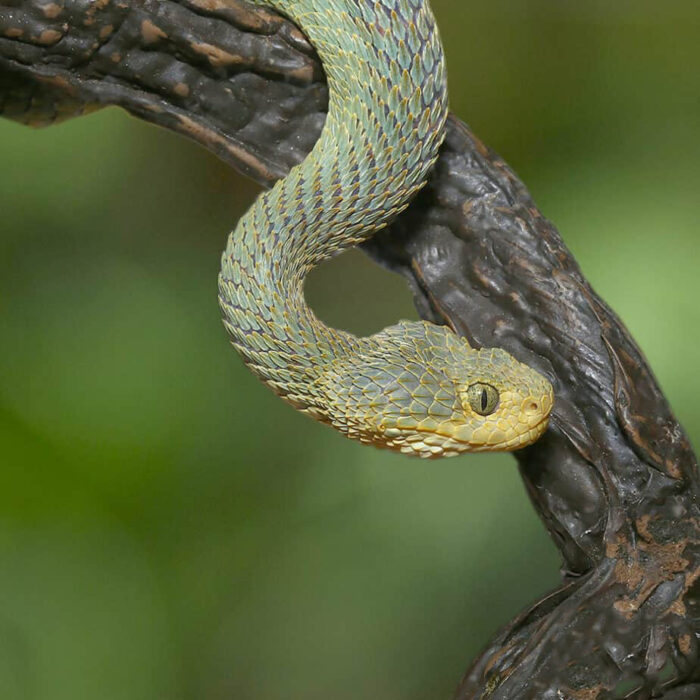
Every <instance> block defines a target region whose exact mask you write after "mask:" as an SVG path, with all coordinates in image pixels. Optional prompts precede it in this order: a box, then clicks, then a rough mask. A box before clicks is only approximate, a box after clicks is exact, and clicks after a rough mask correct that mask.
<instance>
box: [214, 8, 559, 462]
mask: <svg viewBox="0 0 700 700" xmlns="http://www.w3.org/2000/svg"><path fill="white" fill-rule="evenodd" d="M256 4H260V5H265V6H268V7H272V8H274V9H276V10H278V11H280V12H282V13H284V14H286V15H287V16H288V17H289V18H290V19H291V20H293V21H294V22H296V23H297V24H298V25H299V26H300V27H301V28H302V29H303V30H304V32H305V33H306V35H307V36H308V38H309V40H310V41H311V43H312V44H313V46H314V47H315V48H316V50H317V51H318V53H319V56H320V58H321V61H322V63H323V66H324V68H325V70H326V75H327V80H328V85H329V111H328V117H327V120H326V124H325V126H324V129H323V132H322V134H321V137H320V138H319V140H318V142H317V144H316V146H315V147H314V149H313V151H312V152H311V154H310V155H309V156H308V157H307V158H306V160H305V161H304V162H303V163H301V165H299V166H297V167H296V168H294V169H292V171H291V172H290V173H289V175H288V176H287V177H286V178H284V179H283V180H281V181H279V182H278V183H277V184H276V185H275V187H274V188H273V189H272V190H270V191H269V192H266V193H264V194H262V195H261V196H260V197H259V198H258V199H257V200H256V202H255V203H254V204H253V206H252V208H251V209H250V211H249V212H248V213H247V214H246V215H245V216H244V217H243V218H242V219H241V221H240V222H239V224H238V226H237V228H236V229H235V231H234V232H233V233H232V234H231V235H230V237H229V240H228V244H227V247H226V250H225V251H224V254H223V257H222V265H221V273H220V275H219V301H220V305H221V309H222V313H223V319H224V325H225V327H226V329H227V331H228V333H229V335H230V337H231V341H232V344H233V345H234V347H235V348H236V349H237V350H238V351H239V353H240V354H241V355H242V357H243V359H244V361H245V362H246V364H247V365H248V366H249V367H250V368H251V369H252V371H253V372H254V373H255V374H256V375H257V376H258V377H260V378H261V379H262V380H263V381H264V382H265V383H266V384H268V386H270V387H271V388H272V389H273V391H275V392H276V393H277V394H278V395H280V396H281V397H282V398H284V399H285V400H286V401H288V402H289V403H290V404H292V405H293V406H295V407H296V408H298V409H299V410H301V411H303V412H305V413H307V414H309V415H311V416H313V417H314V418H316V419H317V420H319V421H321V422H323V423H327V424H330V425H332V426H334V427H335V428H337V429H338V430H340V431H341V432H342V433H344V434H345V435H347V436H348V437H350V438H354V439H357V440H360V441H361V442H363V443H367V444H373V445H375V446H378V447H387V448H391V449H394V450H399V451H401V452H404V453H407V454H413V455H419V456H421V457H436V456H451V455H455V454H459V453H461V452H466V451H480V450H512V449H517V448H519V447H523V446H525V445H527V444H530V443H531V442H533V441H534V440H536V439H537V438H538V437H539V436H540V435H541V434H542V433H543V432H544V430H545V428H546V426H547V421H548V417H549V413H550V410H551V407H552V401H553V396H552V388H551V385H550V384H549V382H548V381H547V380H546V379H545V378H544V377H542V376H541V375H539V374H538V373H537V372H535V371H534V370H532V369H530V368H528V367H526V366H525V365H522V364H521V363H519V362H517V361H516V360H515V359H514V358H512V357H511V356H510V355H508V354H507V353H506V352H505V351H503V350H499V349H482V350H476V349H473V348H471V347H470V346H469V345H468V344H467V342H466V341H465V340H464V339H462V338H458V337H457V336H456V335H455V334H454V333H452V332H451V331H450V330H449V329H447V328H444V327H440V326H435V325H432V324H429V323H426V322H415V323H409V322H400V323H398V324H397V325H395V326H391V327H389V328H386V329H384V330H383V331H381V332H379V333H377V334H375V335H373V336H370V337H367V338H357V337H355V336H353V335H351V334H349V333H346V332H343V331H338V330H334V329H331V328H329V327H327V326H325V325H324V324H323V323H321V322H320V321H319V320H318V319H317V318H316V317H315V316H314V314H313V312H312V311H311V309H310V308H309V307H308V306H307V304H306V303H305V300H304V296H303V284H304V279H305V277H306V275H307V274H308V273H309V271H310V270H311V269H312V268H313V267H314V266H315V265H317V264H318V263H319V262H321V261H322V260H324V259H326V258H328V257H330V256H331V255H333V254H334V253H336V252H337V251H339V250H341V249H343V248H347V247H349V246H353V245H356V244H357V243H359V242H361V241H364V240H366V239H367V238H368V237H370V236H371V235H372V234H373V233H374V232H375V231H377V230H378V229H380V228H382V227H383V226H385V225H386V224H387V223H388V222H389V221H391V219H392V218H393V217H395V216H396V214H398V213H399V212H400V211H402V210H403V209H405V207H406V206H407V205H408V203H409V201H410V199H411V197H412V196H413V195H414V194H415V193H416V192H417V191H418V190H419V189H420V188H421V187H422V186H423V184H424V183H425V180H426V178H427V173H428V171H429V169H430V167H431V165H432V164H433V163H434V161H435V159H436V158H437V154H438V150H439V147H440V145H441V143H442V140H443V137H444V125H445V119H446V116H447V89H446V75H445V67H444V57H443V52H442V47H441V45H440V41H439V37H438V34H437V29H436V26H435V21H434V18H433V16H432V13H431V11H430V8H429V6H428V4H427V2H426V1H425V0H376V1H374V2H373V1H370V0H286V1H284V0H269V1H261V2H258V3H256ZM474 389H476V393H475V391H474ZM480 391H481V392H482V394H483V399H482V401H483V406H481V407H480V406H479V405H478V396H479V395H480V394H479V392H480ZM474 396H477V404H476V405H475V403H474V398H473V397H474ZM491 396H495V397H496V400H495V402H494V405H493V406H490V405H489V397H491ZM480 408H481V409H484V411H487V412H488V414H487V415H484V414H483V413H484V411H482V412H481V413H480V412H479V409H480Z"/></svg>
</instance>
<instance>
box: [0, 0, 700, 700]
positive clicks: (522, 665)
mask: <svg viewBox="0 0 700 700" xmlns="http://www.w3.org/2000/svg"><path fill="white" fill-rule="evenodd" d="M326 99H327V97H326V89H325V85H324V81H323V73H322V70H321V67H320V65H319V63H318V61H317V59H316V57H315V55H314V52H313V50H312V49H311V47H310V46H309V44H308V43H307V42H306V40H305V39H304V37H303V35H302V34H301V33H300V32H299V31H298V30H297V29H296V28H295V27H294V26H292V25H291V24H290V23H289V22H288V21H286V20H284V19H283V18H281V17H279V16H277V15H275V14H274V13H271V12H269V11H267V10H262V9H260V8H257V7H253V6H250V5H248V4H246V3H245V2H243V1H242V0H179V1H175V0H93V1H92V2H79V1H75V2H70V0H53V1H51V0H49V1H48V2H47V1H45V0H41V1H38V2H36V1H31V0H4V1H3V0H0V114H3V115H4V116H7V117H10V118H13V119H17V120H20V121H24V122H26V123H29V124H33V125H41V124H46V123H52V122H54V121H57V120H60V119H63V118H67V117H70V116H75V115H77V114H80V113H82V112H84V111H87V110H91V109H94V108H97V107H100V106H105V105H118V106H121V107H123V108H124V109H126V110H127V111H129V112H131V113H132V114H134V115H136V116H138V117H140V118H142V119H145V120H147V121H150V122H152V123H154V124H157V125H159V126H163V127H166V128H169V129H172V130H174V131H177V132H178V133H181V134H183V135H185V136H188V137H189V138H192V139H194V140H195V141H197V142H199V143H201V144H202V145H203V146H205V147H206V148H208V149H210V150H211V151H213V152H214V153H216V154H217V155H218V156H220V157H221V158H223V159H224V160H225V161H226V162H228V163H230V164H231V165H233V166H234V167H236V168H238V169H239V170H241V171H242V172H244V173H246V174H247V175H249V176H251V177H253V178H254V179H256V180H257V181H258V182H260V183H262V184H264V185H267V186H269V185H270V184H271V183H272V182H274V180H275V179H277V178H278V177H280V176H282V175H284V174H285V173H286V172H287V171H288V169H289V168H290V167H291V166H292V165H294V164H296V163H298V162H300V161H301V160H302V159H303V158H304V156H305V155H306V153H307V152H308V151H309V150H310V148H311V147H312V145H313V143H314V142H315V140H316V138H317V137H318V134H319V132H320V130H321V127H322V125H323V121H324V118H325V107H326ZM365 247H366V249H367V251H368V252H369V253H370V254H371V255H372V256H373V257H374V258H375V259H376V260H378V261H379V262H380V263H382V264H383V265H385V266H388V267H390V268H392V269H394V270H397V271H399V272H401V273H402V274H403V275H404V276H405V277H406V278H407V280H408V282H409V284H410V285H411V287H412V289H413V291H414V294H415V298H416V303H417V306H418V308H419V311H420V313H421V315H422V316H423V317H425V318H428V319H431V320H434V321H436V322H438V323H445V324H448V325H450V326H451V327H452V328H453V329H454V330H455V331H456V332H457V333H460V334H463V335H465V336H467V337H468V338H469V339H470V341H471V342H472V343H473V344H475V345H496V346H500V347H503V348H505V349H507V350H508V351H509V352H511V353H512V354H513V355H515V356H516V357H517V358H518V359H520V360H522V361H524V362H526V363H528V364H530V365H532V366H533V367H535V368H537V369H539V370H540V371H541V372H543V373H544V374H546V375H547V376H548V378H549V379H550V380H551V381H552V383H553V384H554V386H555V393H556V397H557V399H556V405H555V408H554V412H553V418H552V422H551V427H550V429H549V431H548V433H547V434H546V436H545V437H544V438H543V439H542V440H541V441H540V442H538V443H537V444H536V445H533V446H532V447H530V448H528V449H526V450H523V451H521V452H519V453H517V454H516V457H517V459H518V462H519V465H520V470H521V474H522V477H523V480H524V482H525V485H526V488H527V489H528V492H529V494H530V497H531V499H532V501H533V503H534V505H535V507H536V509H537V510H538V512H539V513H540V516H541V517H542V520H543V522H544V524H545V526H546V527H547V529H548V530H549V531H550V533H551V535H552V537H553V538H554V541H555V542H556V544H557V546H558V547H559V548H560V550H561V552H562V555H563V557H564V562H565V573H564V580H563V583H562V586H561V587H560V588H559V589H558V590H557V591H555V592H553V593H551V594H549V595H547V596H545V597H544V598H543V599H542V600H541V601H540V602H539V603H537V604H536V605H535V606H533V607H532V608H531V609H530V610H528V611H526V612H524V613H523V614H521V615H520V616H519V617H518V618H516V619H515V620H513V621H512V622H511V623H510V624H509V625H508V626H507V627H506V628H505V629H504V630H503V631H502V632H501V633H500V634H499V635H498V636H497V637H496V638H495V639H493V640H492V641H491V642H490V643H489V645H488V647H487V648H486V650H485V651H484V652H483V653H482V655H481V656H480V657H479V658H478V659H477V660H476V662H475V663H474V664H473V665H472V667H471V669H470V670H469V671H468V672H467V674H466V676H465V678H464V680H463V682H462V684H461V686H460V688H459V690H458V692H457V697H458V698H465V699H466V698H487V697H488V698H493V699H498V700H505V699H509V700H513V699H516V698H531V697H538V698H540V697H541V698H574V699H581V700H583V699H590V700H593V699H596V698H597V699H598V700H601V699H602V698H615V697H635V698H647V697H651V696H652V694H653V695H654V696H655V697H656V696H658V694H659V693H662V692H664V691H666V692H667V694H666V695H665V697H667V698H669V700H671V699H673V700H675V699H676V698H678V699H679V700H682V699H684V698H690V697H698V687H699V686H698V685H693V683H694V682H696V681H700V649H699V646H698V641H697V640H698V634H699V633H700V626H699V624H698V609H699V607H700V601H699V600H698V597H699V596H700V583H698V580H699V578H700V548H699V532H700V517H699V516H700V512H699V510H698V495H699V489H698V471H697V463H696V459H695V456H694V455H693V452H692V450H691V448H690V446H689V443H688V440H687V438H686V436H685V434H684V433H683V430H682V428H681V426H680V425H679V424H678V421H677V420H676V418H675V417H674V415H673V413H672V412H671V409H670V407H669V406H668V403H667V401H666V399H665V398H664V396H663V394H662V392H661V390H660V389H659V387H658V384H657V383H656V381H655V379H654V377H653V375H652V373H651V370H650V369H649V367H648V366H647V363H646V361H645V359H644V357H643V356H642V354H641V352H640V351H639V349H638V347H637V346H636V345H635V343H634V341H633V340H632V338H631V337H630V336H629V334H628V332H627V330H626V329H625V327H624V326H623V325H622V323H621V321H620V320H619V319H618V318H617V317H616V316H615V315H614V313H613V312H612V311H611V310H610V309H609V308H608V307H607V306H606V305H605V303H604V302H603V301H602V300H601V299H600V298H599V297H598V296H597V295H596V293H595V292H594V291H593V289H592V288H591V286H590V285H589V284H588V282H587V281H586V280H585V278H584V277H583V275H582V274H581V271H580V270H579V268H578V266H577V264H576V262H575V260H574V259H573V257H572V256H571V254H570V253H569V251H568V250H567V249H566V247H565V246H564V244H563V242H562V240H561V237H560V236H559V233H558V232H557V230H556V229H555V228H554V227H553V226H552V224H551V223H549V222H548V221H547V220H546V219H545V218H544V217H543V216H542V215H541V214H540V212H539V211H538V210H537V208H536V207H535V205H534V203H533V202H532V200H531V198H530V195H529V194H528V192H527V190H526V189H525V186H524V185H523V184H522V183H521V182H520V180H519V179H518V178H517V177H516V176H515V175H514V174H513V172H512V171H511V170H510V169H509V168H508V167H507V165H505V164H504V163H503V162H502V161H501V160H500V159H499V158H498V157H497V156H496V155H495V154H494V153H492V152H491V151H490V150H489V149H488V148H486V147H485V146H484V145H483V144H481V143H480V142H479V141H478V139H476V137H475V136H474V135H473V134H472V133H471V132H470V130H469V129H468V127H466V126H465V125H464V124H463V123H461V122H459V121H458V120H457V119H456V118H451V119H450V122H449V125H448V136H447V140H446V143H445V145H444V147H443V149H442V154H441V158H440V160H439V162H438V164H437V167H436V169H435V171H434V174H433V176H432V179H431V181H430V183H429V185H428V186H427V187H426V188H425V189H424V191H422V192H421V194H420V195H419V196H418V198H417V199H416V200H415V201H414V202H413V204H412V205H411V207H410V208H409V209H408V210H407V211H406V212H405V213H404V214H403V215H402V216H401V217H400V218H399V220H397V221H396V222H395V223H394V224H393V225H392V226H391V227H390V228H389V229H387V230H386V231H384V232H382V233H381V234H380V235H379V236H377V237H376V238H375V239H374V240H373V241H371V242H370V243H369V244H367V245H366V246H365Z"/></svg>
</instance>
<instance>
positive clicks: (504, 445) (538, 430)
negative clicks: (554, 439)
mask: <svg viewBox="0 0 700 700" xmlns="http://www.w3.org/2000/svg"><path fill="white" fill-rule="evenodd" d="M548 423H549V413H547V414H546V415H544V416H542V418H540V420H539V421H537V423H535V424H534V425H532V426H530V427H529V428H528V429H527V430H525V431H522V432H519V433H518V434H517V435H514V436H513V437H510V438H508V439H506V440H501V441H500V442H493V443H489V442H486V441H483V442H475V441H473V440H469V439H466V438H464V437H460V435H459V430H458V429H457V430H449V429H440V428H421V429H420V430H417V431H415V432H412V433H411V434H412V435H413V436H415V437H413V439H406V440H405V442H406V443H409V444H411V443H412V444H414V446H415V451H416V452H419V453H420V454H421V456H424V457H428V458H431V457H442V456H452V455H457V454H462V453H464V452H513V451H515V450H519V449H522V448H523V447H527V446H528V445H531V444H532V443H533V442H535V441H536V440H538V439H539V438H540V437H541V436H542V434H543V433H544V432H545V430H546V429H547V425H548ZM433 435H434V436H435V437H436V438H441V440H440V441H438V440H436V439H432V440H431V439H430V438H429V437H421V436H433ZM419 445H422V446H424V447H425V450H423V449H419Z"/></svg>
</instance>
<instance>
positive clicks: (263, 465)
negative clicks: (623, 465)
mask: <svg viewBox="0 0 700 700" xmlns="http://www.w3.org/2000/svg"><path fill="white" fill-rule="evenodd" d="M433 5H434V9H435V12H436V14H437V16H438V19H439V21H440V24H441V27H442V30H443V35H444V40H445V44H446V50H447V55H448V60H449V74H450V88H451V102H452V107H453V109H454V110H455V111H456V112H457V113H458V114H459V115H461V116H462V117H463V118H465V119H467V120H468V121H469V122H470V124H471V125H472V126H473V128H474V129H475V130H476V132H477V134H479V135H480V136H481V137H482V138H483V139H484V140H485V141H486V142H487V143H489V144H490V145H491V146H492V147H494V148H495V149H496V150H498V151H499V152H500V153H501V154H502V155H503V156H504V157H505V158H506V159H507V160H508V161H509V162H510V163H511V164H512V165H513V166H514V167H515V168H516V170H518V171H519V173H520V174H521V176H523V177H524V179H525V181H526V182H527V183H528V185H529V186H530V188H531V190H532V192H533V194H534V196H535V199H536V200H537V202H538V203H539V205H540V206H541V207H542V209H543V211H544V212H545V213H546V214H547V215H548V216H549V217H551V218H552V219H553V220H554V221H555V223H557V225H558V226H559V227H560V229H561V230H562V232H563V235H564V238H565V240H566V241H567V243H568V244H569V246H570V247H571V249H572V250H573V252H574V254H575V255H576V256H577V258H578V260H579V262H580V264H581V266H582V268H583V270H584V273H585V274H586V275H587V276H588V277H589V279H590V280H591V281H592V282H593V284H594V286H595V287H596V288H597V289H598V291H599V292H600V293H601V294H602V295H603V297H604V298H606V299H607V300H608V301H609V302H610V303H611V305H612V306H613V307H614V308H615V309H616V310H617V311H618V312H619V313H620V315H621V316H622V318H623V319H624V320H625V321H626V323H627V324H628V325H629V327H630V329H631V330H632V332H633V334H634V335H635V336H636V337H637V339H638V340H639V342H640V344H641V346H642V348H643V349H644V351H645V352H646V353H647V355H648V356H649V358H650V360H651V364H652V366H653V367H654V369H655V371H656V372H657V374H658V376H659V378H660V381H661V383H662V385H663V386H664V388H665V389H666V390H667V392H668V395H669V398H670V399H671V402H672V404H673V406H674V408H675V409H676V411H677V413H678V414H679V416H680V418H681V420H682V422H684V424H685V425H686V427H687V429H688V431H689V433H690V435H691V438H692V437H694V436H697V435H698V434H699V433H700V403H699V402H698V401H697V394H698V391H699V386H698V381H697V378H696V375H695V373H694V372H691V371H690V369H694V366H695V365H694V362H695V358H696V356H697V347H698V343H699V342H700V331H699V330H698V329H699V328H700V304H698V302H697V299H698V291H699V290H700V286H699V282H698V277H697V270H698V269H699V268H700V248H699V246H698V238H697V236H698V223H699V219H700V217H699V216H698V214H700V203H699V202H700V199H699V198H698V195H697V190H698V185H699V184H700V172H699V171H698V163H699V162H700V119H699V118H698V112H699V105H700V103H699V98H698V94H699V93H698V82H697V72H698V67H699V65H700V60H699V59H700V42H698V41H697V37H698V31H699V29H700V5H698V3H697V2H693V1H692V0H687V1H686V2H680V1H673V0H672V1H671V2H667V3H658V2H652V1H651V0H635V1H634V2H632V1H631V0H618V2H616V3H610V2H607V1H604V0H594V1H592V2H591V1H589V2H586V3H574V2H568V1H566V2H562V0H507V1H505V0H479V1H470V2H469V3H466V2H464V3H463V2H455V1H454V0H434V2H433ZM0 153H1V154H2V156H1V162H2V187H1V188H0V212H1V213H2V215H1V217H0V222H1V223H0V232H1V235H0V445H2V467H3V468H2V472H0V475H1V476H0V478H1V479H2V484H1V487H0V563H1V571H2V573H1V575H0V697H2V698H8V699H10V700H14V699H15V698H16V699H17V700H25V699H27V700H64V699H65V700H69V699H70V700H82V699H85V700H87V699H92V698H100V700H141V699H144V700H146V699H149V700H151V699H153V698H168V700H184V699H185V698H187V699H191V700H195V698H196V699H197V700H223V699H224V698H227V699H228V698H236V699H237V700H246V699H251V700H272V699H276V698H305V699H313V698H325V697H333V698H336V699H337V700H340V699H343V698H348V699H350V698H353V699H354V698H382V700H392V699H397V700H398V699H401V700H406V699H409V700H410V699H413V700H424V699H427V698H439V697H449V695H450V692H451V690H452V689H453V688H454V686H455V685H456V682H457V680H458V679H459V677H460V674H461V673H462V672H463V671H464V670H465V668H466V665H467V663H468V662H469V660H470V659H471V658H473V656H474V655H475V654H476V653H477V652H478V650H479V649H480V647H481V646H482V645H483V644H484V643H485V642H486V640H487V639H488V637H489V636H490V635H491V634H493V633H494V632H495V631H496V629H497V628H498V627H499V626H501V625H502V624H504V623H505V622H506V621H507V620H508V619H509V618H510V617H511V616H512V615H514V614H515V613H516V612H518V611H519V610H521V609H522V608H523V607H525V606H527V605H528V604H529V603H530V602H532V601H533V600H534V599H536V598H537V597H538V596H539V595H541V594H543V593H544V592H545V591H546V590H547V589H549V588H551V587H553V586H554V585H556V582H557V568H558V565H559V558H558V555H557V552H556V551H555V549H554V547H553V546H552V545H551V543H550V542H549V539H548V536H547V534H546V533H545V531H544V528H543V527H542V526H541V525H540V523H539V521H538V519H537V516H536V514H535V513H534V511H533V510H532V508H531V506H530V504H529V502H528V500H527V496H526V494H525V491H524V489H523V488H522V485H521V483H520V480H519V477H518V474H517V470H516V468H515V462H514V460H513V459H512V457H510V456H488V457H464V458H459V459H455V460H447V461H443V462H432V463H422V462H421V463H419V462H415V461H411V460H407V459H403V458H401V457H400V456H394V455H392V454H389V453H383V452H378V451H373V450H370V449H367V448H363V447H361V446H358V445H356V444H353V443H350V442H348V441H346V440H344V439H343V438H341V437H340V436H338V435H335V434H334V433H333V432H331V431H330V430H328V429H326V428H323V427H321V426H319V425H316V424H314V423H313V422H311V421H310V420H308V419H307V418H304V417H303V416H301V415H298V414H297V413H295V412H294V411H293V410H292V409H290V408H289V407H287V406H286V405H284V404H283V403H282V402H281V401H279V400H278V399H276V398H275V397H273V396H272V394H271V393H270V392H269V391H267V390H266V389H264V388H263V387H262V386H261V385H260V384H259V383H258V382H257V380H255V379H254V378H253V377H252V376H250V375H249V374H248V372H247V371H246V370H245V369H244V368H243V367H242V365H241V362H240V361H239V359H238V358H237V357H236V356H235V354H234V353H233V351H232V350H231V349H230V348H229V347H228V345H227V342H226V339H225V335H224V332H223V329H222V326H221V322H220V319H219V313H218V308H217V304H216V275H217V271H218V259H219V253H220V250H221V248H222V246H223V244H224V238H225V235H226V232H227V231H228V230H229V229H230V228H231V227H232V226H233V224H234V222H235V221H236V219H237V218H238V217H239V216H240V215H241V213H242V212H243V211H244V209H245V207H247V206H248V205H249V204H250V202H251V201H252V199H253V197H254V196H255V193H256V191H257V189H256V187H255V186H254V185H252V184H251V183H249V182H247V181H245V180H244V179H243V178H241V177H239V176H237V175H236V174H235V173H232V172H230V171H229V170H228V169H227V168H226V167H225V166H224V165H222V164H221V163H220V162H218V161H217V160H216V159H215V158H214V157H213V156H211V155H209V154H208V153H206V152H204V151H203V150H201V149H199V148H198V147H195V146H193V145H192V144H189V143H187V142H186V141H184V140H182V139H180V138H177V137H175V136H173V135H171V134H168V133H165V132H161V131H158V130H156V129H154V128H152V127H149V126H146V125H144V124H141V123H139V122H137V121H135V120H132V119H130V118H128V117H126V116H125V115H124V114H122V113H120V112H119V111H117V110H106V111H103V112H100V113H97V114H95V115H93V116H90V117H86V118H83V119H79V120H75V121H73V122H69V123H67V124H65V125H63V126H60V127H54V128H51V129H48V130H46V131H41V132H34V131H30V130H28V129H25V128H23V127H20V126H17V125H15V124H12V123H9V122H0ZM309 296H310V299H311V301H312V304H313V305H314V307H315V308H316V309H317V311H318V313H319V314H320V315H321V316H322V317H323V318H325V319H326V320H328V321H330V322H332V323H334V324H336V325H342V326H344V327H349V328H351V329H353V330H355V331H358V332H370V331H373V330H377V329H378V328H380V327H382V326H383V325H385V324H388V323H391V322H393V321H395V320H396V319H398V318H400V317H415V312H414V311H413V309H412V306H411V301H410V298H409V295H408V292H407V291H406V289H405V286H404V284H403V282H402V281H401V280H400V279H398V278H395V277H393V276H391V275H389V274H388V273H386V272H384V271H381V270H379V269H377V268H375V267H374V266H373V265H372V264H371V263H370V262H369V261H368V260H367V259H365V258H364V257H363V256H362V255H361V254H359V253H356V252H352V253H348V254H345V255H343V256H341V257H340V258H338V259H337V260H335V261H333V262H331V263H329V264H327V265H325V266H324V267H323V268H322V269H320V270H319V271H317V272H316V273H314V275H313V279H312V280H310V283H309Z"/></svg>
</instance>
